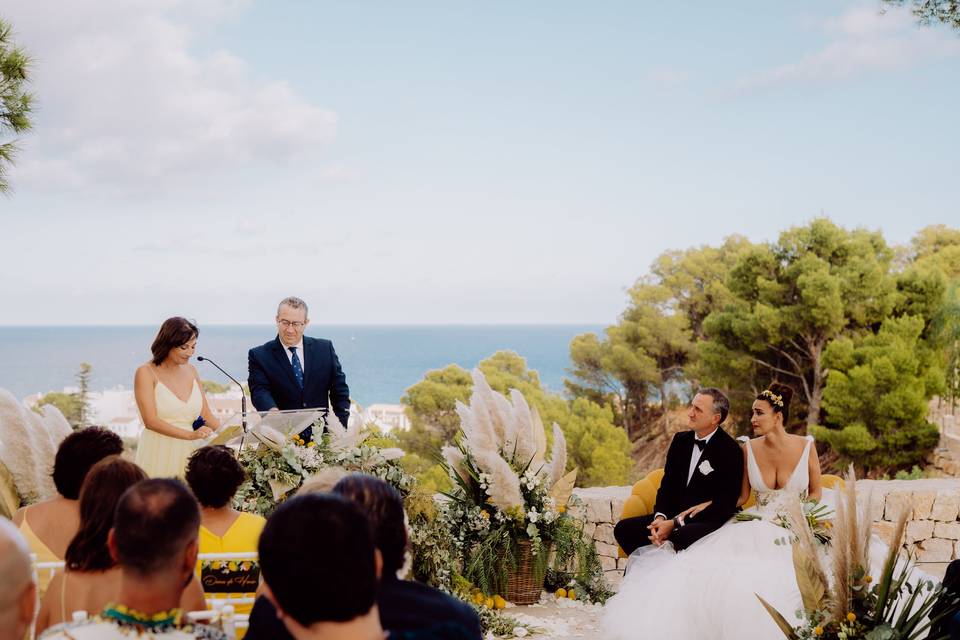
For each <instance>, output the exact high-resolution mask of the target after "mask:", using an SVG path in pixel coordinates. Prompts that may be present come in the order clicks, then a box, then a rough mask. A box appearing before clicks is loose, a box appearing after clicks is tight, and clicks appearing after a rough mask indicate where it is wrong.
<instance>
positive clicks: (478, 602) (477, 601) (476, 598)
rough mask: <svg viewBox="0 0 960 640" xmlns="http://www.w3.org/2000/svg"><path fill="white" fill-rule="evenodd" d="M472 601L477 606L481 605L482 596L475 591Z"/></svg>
mask: <svg viewBox="0 0 960 640" xmlns="http://www.w3.org/2000/svg"><path fill="white" fill-rule="evenodd" d="M473 601H474V602H476V603H477V604H483V594H482V593H480V592H479V591H477V592H476V593H475V594H473Z"/></svg>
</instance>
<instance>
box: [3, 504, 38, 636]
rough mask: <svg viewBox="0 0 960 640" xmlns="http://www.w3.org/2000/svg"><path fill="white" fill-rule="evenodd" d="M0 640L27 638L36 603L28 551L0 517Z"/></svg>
mask: <svg viewBox="0 0 960 640" xmlns="http://www.w3.org/2000/svg"><path fill="white" fill-rule="evenodd" d="M0 576H3V580H0V640H23V638H25V637H26V636H27V630H28V629H29V628H30V623H31V622H33V612H34V609H35V604H36V601H37V585H35V584H34V582H33V569H32V568H31V566H30V548H29V547H28V546H27V541H26V540H24V539H23V536H21V535H20V533H19V532H18V531H17V528H16V527H15V526H13V524H11V522H10V521H9V520H7V519H6V518H0Z"/></svg>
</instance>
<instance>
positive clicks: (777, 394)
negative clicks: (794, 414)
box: [757, 382, 793, 426]
mask: <svg viewBox="0 0 960 640" xmlns="http://www.w3.org/2000/svg"><path fill="white" fill-rule="evenodd" d="M792 399H793V389H791V388H790V387H788V386H787V385H785V384H780V383H779V382H771V383H770V386H769V387H767V388H766V389H764V390H763V391H761V392H760V393H759V394H757V400H763V401H764V402H766V403H767V404H769V405H770V406H771V407H773V411H774V413H782V414H783V425H784V426H786V425H787V420H789V419H790V400H792Z"/></svg>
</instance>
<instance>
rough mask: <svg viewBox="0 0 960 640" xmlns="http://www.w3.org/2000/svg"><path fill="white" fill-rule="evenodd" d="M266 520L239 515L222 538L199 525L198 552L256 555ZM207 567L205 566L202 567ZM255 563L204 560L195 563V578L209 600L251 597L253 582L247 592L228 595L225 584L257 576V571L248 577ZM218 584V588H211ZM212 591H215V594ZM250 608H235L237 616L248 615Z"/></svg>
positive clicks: (248, 514) (251, 581) (249, 606)
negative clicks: (240, 614) (197, 578)
mask: <svg viewBox="0 0 960 640" xmlns="http://www.w3.org/2000/svg"><path fill="white" fill-rule="evenodd" d="M266 522H267V521H266V520H265V519H264V518H262V517H260V516H258V515H254V514H252V513H241V514H240V517H238V518H237V519H236V520H235V521H234V523H233V524H232V525H230V528H229V529H227V531H226V533H224V534H223V535H222V536H218V535H216V534H214V533H213V532H212V531H210V530H209V529H207V528H206V527H204V526H202V525H201V526H200V549H199V551H200V553H256V552H257V543H258V542H259V541H260V532H261V531H263V525H265V524H266ZM204 565H206V566H204ZM257 567H258V563H257V562H255V561H251V560H245V561H244V560H241V561H236V562H231V561H219V562H217V561H214V562H210V561H206V560H201V561H198V562H197V576H198V577H199V578H200V584H201V585H203V590H204V593H205V594H206V596H207V597H208V598H211V597H214V598H216V597H219V598H225V597H227V596H231V597H241V596H244V597H252V596H253V592H254V591H256V588H257V585H256V583H255V581H253V580H252V579H251V580H250V583H249V585H248V589H249V590H248V591H247V590H245V592H229V591H226V586H224V585H225V584H228V583H229V581H231V580H233V581H236V580H237V579H239V578H241V577H243V576H248V579H249V576H253V577H258V576H257V575H256V572H255V573H253V574H251V573H250V570H251V569H256V568H257ZM215 584H219V585H221V586H220V587H214V586H213V585H215ZM214 589H217V590H216V591H214ZM251 608H252V607H251V605H240V606H238V607H235V609H236V612H237V613H250V609H251Z"/></svg>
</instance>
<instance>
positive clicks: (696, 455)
mask: <svg viewBox="0 0 960 640" xmlns="http://www.w3.org/2000/svg"><path fill="white" fill-rule="evenodd" d="M719 429H720V427H719V426H718V427H717V428H716V429H714V430H713V431H711V432H710V435H708V436H707V437H706V438H698V437H697V436H693V439H694V440H696V441H697V442H702V443H703V446H704V447H706V446H707V443H708V442H710V438H712V437H713V436H714V435H715V434H716V433H717V431H718V430H719ZM702 455H703V449H701V448H700V447H698V446H697V445H693V451H692V452H691V453H690V471H689V472H688V473H687V484H690V480H691V479H692V478H693V472H694V471H696V470H697V463H698V462H700V456H702ZM657 516H662V517H663V519H664V520H667V519H668V518H667V516H666V514H664V513H660V512H659V511H658V512H656V513H655V514H653V518H654V520H656V518H657Z"/></svg>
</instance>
